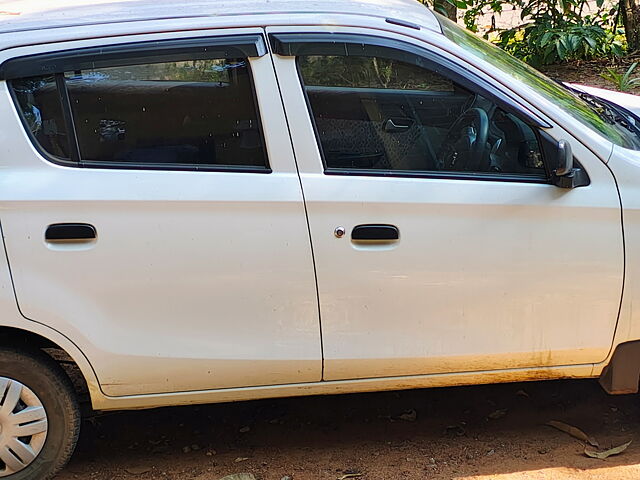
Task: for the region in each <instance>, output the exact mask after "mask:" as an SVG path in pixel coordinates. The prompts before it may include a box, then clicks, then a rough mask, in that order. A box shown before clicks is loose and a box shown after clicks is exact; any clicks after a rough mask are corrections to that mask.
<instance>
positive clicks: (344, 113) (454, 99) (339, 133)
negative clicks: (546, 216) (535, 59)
mask: <svg viewBox="0 0 640 480" xmlns="http://www.w3.org/2000/svg"><path fill="white" fill-rule="evenodd" d="M298 67H299V71H300V75H301V77H302V80H303V83H304V88H305V92H306V95H307V98H308V103H309V107H310V110H311V113H312V115H313V118H314V121H315V126H316V130H317V135H318V139H319V142H320V145H321V149H322V153H323V156H324V162H325V166H326V168H327V169H348V170H380V171H391V172H397V173H402V172H403V171H404V172H455V173H460V172H466V173H479V174H494V175H495V174H510V175H514V174H516V175H524V176H534V177H538V178H546V171H545V168H544V165H543V163H542V155H541V150H540V146H539V145H538V140H537V136H536V134H535V133H534V131H533V130H532V129H531V127H529V126H528V125H527V124H526V123H525V122H523V121H522V120H520V119H519V118H517V117H516V116H514V115H512V114H510V113H507V112H505V111H503V110H501V109H500V108H499V107H498V106H497V105H495V104H494V103H493V102H492V101H490V100H488V99H486V98H484V97H482V96H481V95H479V94H476V93H474V92H471V91H469V90H467V89H465V88H463V87H461V86H459V85H457V84H456V83H455V82H453V81H451V80H450V79H449V78H447V77H446V76H444V75H442V74H441V73H438V72H436V71H431V70H427V69H425V68H422V67H419V66H416V65H412V64H409V63H403V62H400V61H396V60H392V59H386V58H379V57H365V56H329V55H326V56H323V55H308V56H300V57H298Z"/></svg>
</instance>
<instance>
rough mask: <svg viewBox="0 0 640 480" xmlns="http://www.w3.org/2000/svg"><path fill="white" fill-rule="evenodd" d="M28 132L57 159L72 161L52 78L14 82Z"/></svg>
mask: <svg viewBox="0 0 640 480" xmlns="http://www.w3.org/2000/svg"><path fill="white" fill-rule="evenodd" d="M11 85H12V87H13V91H14V92H15V95H16V98H17V100H18V107H19V108H20V110H21V113H22V116H23V118H24V120H25V123H26V125H27V128H28V129H29V131H30V132H31V133H32V135H33V137H34V138H35V139H36V141H37V142H38V143H39V144H40V146H41V147H42V148H43V149H44V150H45V151H47V152H48V153H50V154H51V155H54V156H56V157H60V158H67V159H68V158H69V145H68V139H67V129H66V125H65V122H64V117H63V116H62V107H61V106H60V99H59V97H58V92H57V89H56V82H55V79H54V77H53V76H47V77H31V78H23V79H20V80H14V81H12V82H11Z"/></svg>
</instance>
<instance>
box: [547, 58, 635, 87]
mask: <svg viewBox="0 0 640 480" xmlns="http://www.w3.org/2000/svg"><path fill="white" fill-rule="evenodd" d="M635 62H639V63H640V52H638V53H636V54H634V55H629V56H627V57H623V58H619V59H601V60H591V61H579V62H570V63H563V64H559V65H549V66H545V67H542V68H541V70H542V71H543V72H544V73H545V74H547V75H548V76H550V77H552V78H555V79H557V80H562V81H563V82H571V83H580V84H582V85H590V86H593V87H599V88H607V89H610V90H615V89H616V87H615V85H614V84H613V83H611V82H610V81H608V80H605V79H604V78H602V77H601V74H602V73H604V72H606V69H607V67H608V68H613V69H614V70H615V71H617V72H618V73H624V72H626V71H627V69H628V68H629V67H630V66H631V65H632V64H633V63H635ZM635 77H640V65H639V66H638V67H636V69H635V70H634V73H633V74H632V75H631V78H635ZM627 93H633V94H635V95H640V86H638V87H635V88H633V89H632V90H631V91H629V92H627Z"/></svg>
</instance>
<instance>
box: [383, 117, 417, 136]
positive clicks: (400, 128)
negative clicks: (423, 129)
mask: <svg viewBox="0 0 640 480" xmlns="http://www.w3.org/2000/svg"><path fill="white" fill-rule="evenodd" d="M411 125H413V120H411V119H398V118H395V119H394V118H389V119H387V121H386V122H384V131H385V132H388V133H398V132H406V131H407V130H409V128H410V127H411Z"/></svg>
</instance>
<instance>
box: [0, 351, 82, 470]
mask: <svg viewBox="0 0 640 480" xmlns="http://www.w3.org/2000/svg"><path fill="white" fill-rule="evenodd" d="M79 432H80V409H79V407H78V402H77V399H76V395H75V392H74V389H73V385H72V384H71V382H70V380H69V378H68V377H67V375H66V374H65V373H64V371H63V370H62V369H61V368H60V366H59V365H57V364H56V363H55V362H54V361H53V360H51V359H50V358H49V357H47V356H46V355H44V354H42V353H37V352H29V353H27V352H23V351H19V350H13V349H7V348H2V347H0V479H2V480H46V479H49V478H51V477H53V476H54V475H55V474H56V473H58V471H60V469H62V467H63V466H64V465H65V464H66V463H67V461H68V460H69V457H71V454H72V453H73V449H74V448H75V445H76V442H77V441H78V433H79Z"/></svg>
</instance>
